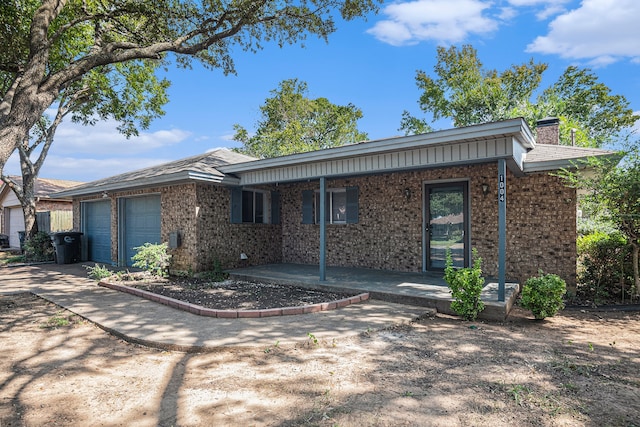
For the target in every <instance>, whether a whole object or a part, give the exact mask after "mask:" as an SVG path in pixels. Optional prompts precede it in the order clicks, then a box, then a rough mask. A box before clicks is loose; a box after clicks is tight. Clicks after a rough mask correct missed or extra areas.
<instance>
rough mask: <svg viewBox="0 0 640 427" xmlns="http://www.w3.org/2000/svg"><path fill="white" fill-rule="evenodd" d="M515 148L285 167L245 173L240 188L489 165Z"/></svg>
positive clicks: (508, 141)
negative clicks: (339, 177)
mask: <svg viewBox="0 0 640 427" xmlns="http://www.w3.org/2000/svg"><path fill="white" fill-rule="evenodd" d="M514 145H517V142H516V141H515V140H513V139H512V138H511V137H508V138H496V139H488V140H480V141H471V142H461V143H458V144H447V145H435V146H432V147H421V148H414V149H411V150H403V151H396V152H385V153H376V154H369V155H367V154H363V155H360V156H358V157H351V158H344V159H332V160H326V161H317V162H313V163H309V164H307V165H295V166H282V167H274V168H270V169H258V170H254V171H249V172H244V173H240V176H241V178H240V184H241V185H255V184H263V183H271V182H286V181H300V180H306V179H316V178H319V177H321V176H325V177H332V176H345V175H359V174H370V173H384V172H393V171H397V170H407V169H417V168H431V167H446V166H452V165H456V164H464V163H478V162H486V161H492V160H497V159H499V158H505V157H511V156H512V155H513V146H514ZM519 154H520V153H518V155H519ZM517 160H519V159H517Z"/></svg>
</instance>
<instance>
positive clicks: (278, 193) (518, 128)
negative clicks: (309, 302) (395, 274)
mask: <svg viewBox="0 0 640 427" xmlns="http://www.w3.org/2000/svg"><path fill="white" fill-rule="evenodd" d="M545 124H546V125H549V126H541V127H539V129H538V133H539V135H538V137H539V138H540V134H541V133H544V132H547V131H552V132H553V131H554V126H556V127H557V120H556V121H555V122H553V121H552V122H550V123H545ZM555 142H556V143H555V144H537V143H536V141H535V138H534V136H533V133H532V132H531V130H530V129H529V127H528V126H527V124H526V122H525V121H524V120H522V119H513V120H506V121H502V122H495V123H487V124H482V125H476V126H469V127H464V128H457V129H450V130H444V131H437V132H432V133H428V134H423V135H415V136H406V137H397V138H390V139H382V140H376V141H369V142H363V143H359V144H352V145H346V146H342V147H337V148H331V149H326V150H320V151H314V152H309V153H301V154H294V155H290V156H284V157H278V158H273V159H264V160H256V159H252V158H250V157H247V156H244V155H241V154H237V153H234V152H231V151H228V150H225V149H220V150H216V151H213V152H211V153H208V154H203V155H199V156H195V157H191V158H188V159H182V160H179V161H176V162H171V163H168V164H165V165H160V166H157V167H152V168H147V169H143V170H139V171H135V172H130V173H125V174H121V175H117V176H114V177H111V178H107V179H103V180H98V181H94V182H91V183H87V184H84V185H81V186H78V187H76V188H74V189H71V190H68V191H64V192H62V193H60V194H59V195H61V196H65V197H73V201H74V225H75V228H76V229H77V230H79V231H82V232H84V233H85V235H86V236H87V237H88V242H89V258H90V259H91V260H93V261H98V262H103V263H107V264H119V265H130V264H131V256H132V255H133V247H135V246H139V245H141V244H142V243H144V242H170V247H171V249H170V252H171V254H172V255H173V268H174V269H176V270H189V271H193V272H198V271H205V270H209V269H211V268H212V267H213V264H214V262H215V261H220V262H221V263H222V266H223V267H224V268H234V267H238V266H243V265H258V264H268V263H300V264H320V265H321V266H323V265H331V266H347V267H349V266H352V267H365V268H372V269H382V270H396V271H412V272H420V271H429V270H439V269H442V268H443V266H444V257H445V253H446V249H447V248H449V249H450V250H451V252H452V255H453V258H454V262H455V263H456V265H459V266H463V265H465V266H466V265H469V264H470V258H471V249H472V248H475V249H477V251H478V254H479V256H481V257H482V258H483V261H484V262H483V271H484V272H485V275H487V276H488V277H492V276H493V277H498V276H499V274H500V273H501V271H500V270H501V269H500V265H499V264H500V260H501V259H504V262H502V267H503V268H504V272H503V276H505V275H506V277H507V278H508V279H509V280H517V281H521V282H522V281H524V280H525V279H526V278H528V277H530V276H533V275H536V274H537V273H538V271H539V270H540V269H542V270H544V271H545V272H549V273H556V274H558V275H560V276H561V277H563V278H564V279H565V280H566V281H567V282H568V283H570V284H571V283H575V279H576V190H575V189H572V188H569V187H566V186H565V185H563V182H562V180H561V179H560V178H558V177H557V176H555V175H553V174H552V172H554V171H557V170H558V169H560V168H563V167H571V166H572V164H573V163H572V162H574V161H579V160H580V159H585V158H587V157H590V156H611V155H613V154H614V153H613V152H610V151H605V150H600V149H584V148H577V147H568V146H560V145H557V139H556V140H555ZM321 188H324V190H325V194H326V195H327V197H326V203H325V209H324V216H325V226H321V225H320V223H321V216H323V215H322V212H321V209H320V205H321V203H322V201H321V200H320V199H321V198H320V197H319V194H320V190H321ZM500 236H503V239H502V242H501V239H500ZM322 244H324V247H325V250H324V251H323V250H322V249H321V248H322V247H323V246H322ZM241 254H242V256H241ZM245 255H246V257H245ZM241 258H242V259H241ZM323 262H324V263H323ZM321 271H322V268H321Z"/></svg>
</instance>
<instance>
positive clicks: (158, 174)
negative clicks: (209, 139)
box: [60, 148, 255, 196]
mask: <svg viewBox="0 0 640 427" xmlns="http://www.w3.org/2000/svg"><path fill="white" fill-rule="evenodd" d="M252 160H255V158H253V157H250V156H247V155H244V154H240V153H236V152H234V151H231V150H228V149H226V148H220V149H217V150H214V151H211V152H209V153H205V154H199V155H197V156H192V157H187V158H185V159H180V160H176V161H173V162H169V163H164V164H161V165H157V166H151V167H148V168H144V169H138V170H135V171H131V172H125V173H122V174H120V175H114V176H110V177H108V178H104V179H99V180H97V181H91V182H88V183H86V184H84V185H80V186H77V187H75V188H73V189H71V190H69V191H63V192H61V193H60V195H62V196H75V195H81V194H91V193H100V192H102V191H111V190H118V189H123V188H127V189H130V188H136V187H145V186H150V185H162V184H168V183H176V182H180V181H189V180H200V181H211V182H222V181H223V180H229V179H230V177H229V176H228V175H226V174H224V173H222V172H220V171H219V170H218V167H220V166H224V165H229V164H233V163H241V162H249V161H252Z"/></svg>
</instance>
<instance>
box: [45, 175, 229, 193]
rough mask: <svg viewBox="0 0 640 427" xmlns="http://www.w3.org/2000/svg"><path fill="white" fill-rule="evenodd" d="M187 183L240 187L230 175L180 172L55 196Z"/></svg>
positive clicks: (81, 189) (70, 191)
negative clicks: (208, 183)
mask: <svg viewBox="0 0 640 427" xmlns="http://www.w3.org/2000/svg"><path fill="white" fill-rule="evenodd" d="M187 182H210V183H215V184H222V185H238V183H239V182H240V180H239V179H238V178H235V177H232V176H228V175H222V176H220V175H214V174H211V173H206V172H198V171H180V172H176V173H173V174H169V175H160V176H156V177H151V178H145V179H141V180H127V181H120V182H117V183H108V184H104V185H95V186H91V187H85V188H80V189H76V190H69V191H61V192H59V193H55V194H53V196H55V197H79V196H88V195H91V194H99V193H104V192H117V191H121V190H125V189H126V190H134V189H141V188H149V187H157V186H161V185H169V184H171V185H175V184H180V183H187Z"/></svg>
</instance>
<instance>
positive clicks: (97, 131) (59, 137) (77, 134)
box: [53, 120, 191, 155]
mask: <svg viewBox="0 0 640 427" xmlns="http://www.w3.org/2000/svg"><path fill="white" fill-rule="evenodd" d="M189 136H191V133H190V132H188V131H184V130H181V129H162V130H157V131H154V132H140V135H139V136H137V137H131V138H129V139H127V138H126V137H125V136H124V135H122V134H120V133H119V132H118V130H117V122H116V121H115V120H106V121H100V122H98V123H96V124H95V125H94V126H82V125H79V124H76V123H71V122H63V123H62V124H61V125H60V126H59V127H58V130H57V131H56V136H55V140H54V142H53V145H54V146H55V150H56V152H57V153H62V154H71V153H73V154H78V153H94V154H112V153H114V152H125V153H126V154H127V155H134V154H140V153H145V152H149V151H152V150H155V149H158V148H161V147H167V146H171V145H175V144H178V143H180V142H182V141H184V140H185V139H187V138H188V137H189Z"/></svg>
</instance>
